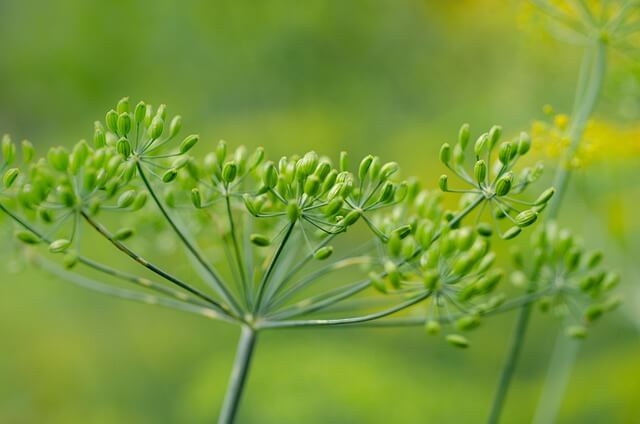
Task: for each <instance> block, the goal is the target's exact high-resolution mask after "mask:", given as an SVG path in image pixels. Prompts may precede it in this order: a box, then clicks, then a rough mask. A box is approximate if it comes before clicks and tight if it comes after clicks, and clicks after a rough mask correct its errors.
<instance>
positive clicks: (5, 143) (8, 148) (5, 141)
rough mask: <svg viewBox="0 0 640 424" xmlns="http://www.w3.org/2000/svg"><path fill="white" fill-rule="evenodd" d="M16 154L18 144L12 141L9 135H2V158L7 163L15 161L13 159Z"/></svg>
mask: <svg viewBox="0 0 640 424" xmlns="http://www.w3.org/2000/svg"><path fill="white" fill-rule="evenodd" d="M15 155H16V146H15V145H14V144H13V142H12V141H11V138H10V137H9V136H8V135H4V136H3V137H2V160H3V161H4V163H6V164H11V163H13V159H14V158H15Z"/></svg>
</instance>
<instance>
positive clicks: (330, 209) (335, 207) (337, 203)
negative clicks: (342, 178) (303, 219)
mask: <svg viewBox="0 0 640 424" xmlns="http://www.w3.org/2000/svg"><path fill="white" fill-rule="evenodd" d="M343 205H344V200H343V199H342V197H340V196H338V197H335V198H334V199H332V200H331V201H330V202H329V204H328V205H327V206H326V208H325V210H324V214H325V215H326V216H334V215H336V214H337V213H338V212H340V210H341V209H342V206H343Z"/></svg>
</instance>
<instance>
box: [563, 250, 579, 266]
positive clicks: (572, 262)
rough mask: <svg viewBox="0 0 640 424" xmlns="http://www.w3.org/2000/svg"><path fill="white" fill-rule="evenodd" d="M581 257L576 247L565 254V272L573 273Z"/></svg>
mask: <svg viewBox="0 0 640 424" xmlns="http://www.w3.org/2000/svg"><path fill="white" fill-rule="evenodd" d="M581 257H582V252H581V251H580V249H578V248H576V247H572V248H570V249H569V250H568V251H567V253H566V254H565V255H564V266H565V268H566V269H567V271H569V272H571V271H575V270H576V269H577V268H578V265H580V258H581Z"/></svg>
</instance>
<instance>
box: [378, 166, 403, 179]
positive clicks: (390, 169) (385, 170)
mask: <svg viewBox="0 0 640 424" xmlns="http://www.w3.org/2000/svg"><path fill="white" fill-rule="evenodd" d="M399 170H400V167H399V166H398V164H397V163H396V162H387V163H385V164H384V165H383V166H382V168H380V180H382V181H385V180H387V179H388V178H389V177H391V176H392V175H393V174H395V173H396V172H398V171H399Z"/></svg>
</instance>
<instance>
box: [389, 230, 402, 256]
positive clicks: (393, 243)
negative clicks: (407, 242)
mask: <svg viewBox="0 0 640 424" xmlns="http://www.w3.org/2000/svg"><path fill="white" fill-rule="evenodd" d="M387 248H388V250H389V254H390V255H391V256H399V255H400V250H401V249H402V241H401V240H400V236H399V235H398V234H397V233H391V235H390V236H389V240H388V242H387Z"/></svg>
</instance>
